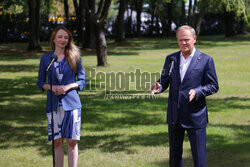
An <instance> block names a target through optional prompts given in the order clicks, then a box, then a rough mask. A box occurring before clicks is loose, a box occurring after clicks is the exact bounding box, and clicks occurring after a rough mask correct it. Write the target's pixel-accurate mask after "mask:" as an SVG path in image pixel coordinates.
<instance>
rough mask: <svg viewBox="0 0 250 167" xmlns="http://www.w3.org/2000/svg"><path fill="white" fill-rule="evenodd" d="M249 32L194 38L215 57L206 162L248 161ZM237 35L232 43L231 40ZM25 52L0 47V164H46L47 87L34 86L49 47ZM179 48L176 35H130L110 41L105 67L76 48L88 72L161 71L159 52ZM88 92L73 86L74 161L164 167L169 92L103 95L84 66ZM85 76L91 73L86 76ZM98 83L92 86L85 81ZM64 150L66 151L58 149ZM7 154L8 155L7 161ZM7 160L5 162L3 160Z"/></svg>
mask: <svg viewBox="0 0 250 167" xmlns="http://www.w3.org/2000/svg"><path fill="white" fill-rule="evenodd" d="M249 38H250V35H247V36H239V37H236V38H233V39H227V38H224V37H222V36H212V37H207V36H205V37H199V38H198V39H199V41H198V44H197V45H196V47H197V48H198V49H200V50H201V51H204V52H206V53H207V54H208V55H211V56H212V57H213V58H214V60H215V65H216V69H217V75H218V79H219V84H220V90H219V92H218V93H217V94H216V95H213V96H210V97H208V98H207V106H208V114H209V125H208V128H207V150H208V152H207V158H208V166H212V167H235V166H241V167H244V166H249V165H250V162H249V159H250V151H249V150H250V117H249V114H250V96H249V95H250V85H249V84H250V80H249V79H250V78H249V73H250V69H249V65H248V64H249V63H250V62H249V61H250V59H249ZM235 41H236V42H235ZM42 45H43V47H44V50H43V51H42V52H27V51H26V49H27V48H26V47H27V46H26V44H22V43H18V44H1V46H0V85H1V87H0V127H1V128H0V155H1V156H0V166H11V162H15V164H14V166H26V165H27V164H28V166H29V165H31V164H34V165H35V166H50V165H51V162H52V158H51V157H52V151H51V143H50V142H48V140H47V122H46V112H45V104H46V92H44V93H42V92H41V91H40V90H39V89H38V87H37V86H36V80H37V72H38V65H39V59H40V57H41V56H42V55H43V54H44V53H46V52H47V51H49V44H48V43H42ZM177 50H178V45H177V44H176V39H175V38H174V37H171V38H169V39H166V38H149V39H145V38H133V39H128V40H127V41H126V42H124V43H114V41H113V40H109V41H108V54H109V55H108V61H109V62H110V65H109V66H107V67H96V55H95V52H94V51H88V50H85V51H82V58H83V62H84V63H83V64H84V66H85V69H86V71H88V70H89V71H90V70H92V69H95V70H96V72H103V73H108V72H135V70H136V69H140V70H141V72H149V73H155V72H160V70H161V69H162V67H163V64H164V61H165V56H166V55H167V54H169V53H172V52H174V51H177ZM86 75H87V79H88V85H87V87H86V91H82V92H79V94H80V98H81V102H82V105H83V108H82V126H81V140H80V141H79V166H102V167H106V166H107V167H110V166H111V167H112V166H115V167H124V166H130V167H138V166H147V167H163V166H168V163H169V161H168V156H169V154H168V153H169V143H168V127H167V125H166V109H167V101H168V93H167V92H165V93H163V94H159V95H156V96H155V97H154V98H153V97H152V98H145V97H144V98H142V97H143V96H145V95H149V92H148V91H147V90H144V91H137V90H136V85H132V84H131V87H130V90H126V91H113V90H107V91H111V93H112V94H122V95H141V96H142V97H141V98H133V99H126V98H117V99H115V98H113V99H105V95H106V93H107V92H105V91H100V90H98V89H101V88H102V87H101V81H102V79H99V80H97V81H95V80H94V79H93V78H91V76H90V73H86ZM90 78H91V80H90ZM91 87H92V88H93V87H94V88H98V89H96V90H90V88H91ZM64 151H65V153H66V152H67V150H64ZM65 158H66V157H65ZM6 159H7V160H8V161H6ZM183 159H184V166H187V167H189V166H193V162H192V155H191V151H190V145H189V142H188V138H187V136H185V138H184V153H183ZM9 161H10V162H9Z"/></svg>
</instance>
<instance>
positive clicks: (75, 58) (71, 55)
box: [50, 26, 80, 73]
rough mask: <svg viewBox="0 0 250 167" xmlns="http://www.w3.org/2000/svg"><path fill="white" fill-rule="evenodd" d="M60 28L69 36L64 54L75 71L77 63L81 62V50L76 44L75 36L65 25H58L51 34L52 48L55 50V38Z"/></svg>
mask: <svg viewBox="0 0 250 167" xmlns="http://www.w3.org/2000/svg"><path fill="white" fill-rule="evenodd" d="M59 30H64V31H66V32H67V34H68V36H69V41H68V44H67V45H66V46H65V50H64V55H65V59H66V61H67V63H69V65H70V67H71V69H72V70H73V72H74V73H76V72H77V64H78V63H79V62H80V50H79V48H78V47H77V46H76V45H75V44H74V42H73V37H72V34H71V32H70V31H69V30H68V29H67V28H66V27H64V26H57V27H56V28H55V29H54V31H53V32H52V34H51V37H50V47H51V49H52V50H55V44H54V39H55V37H56V34H57V32H58V31H59Z"/></svg>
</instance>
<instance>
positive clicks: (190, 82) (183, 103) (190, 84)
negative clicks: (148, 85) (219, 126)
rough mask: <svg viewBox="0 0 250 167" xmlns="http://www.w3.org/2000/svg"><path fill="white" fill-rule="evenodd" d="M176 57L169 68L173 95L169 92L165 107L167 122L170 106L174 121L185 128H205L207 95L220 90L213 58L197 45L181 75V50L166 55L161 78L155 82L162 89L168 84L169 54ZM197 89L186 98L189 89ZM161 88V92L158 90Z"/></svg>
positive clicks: (169, 119)
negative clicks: (201, 50)
mask: <svg viewBox="0 0 250 167" xmlns="http://www.w3.org/2000/svg"><path fill="white" fill-rule="evenodd" d="M172 56H173V57H175V58H176V62H175V64H174V68H173V71H172V98H171V96H169V99H168V109H167V123H168V124H170V123H171V112H170V111H171V109H172V111H173V122H172V123H174V124H176V123H180V124H181V126H182V127H184V128H204V127H206V125H207V123H208V114H207V106H206V96H208V95H211V94H214V93H216V92H217V91H218V90H219V85H218V81H217V76H216V71H215V67H214V62H213V59H212V58H211V57H210V56H208V55H206V54H204V53H202V52H200V51H199V50H198V49H196V52H195V54H194V56H193V58H192V60H191V62H190V65H189V67H188V69H187V71H186V74H185V76H184V78H183V81H182V82H181V79H180V70H179V66H180V51H179V52H176V53H173V54H171V55H168V56H167V57H166V60H165V64H164V67H163V71H162V74H161V78H160V79H159V80H158V82H159V83H160V84H161V85H162V90H161V92H163V91H164V90H166V89H167V88H168V86H169V82H170V77H169V75H168V71H169V67H170V63H171V62H170V57H172ZM190 89H194V90H195V91H196V96H195V98H194V99H193V100H192V101H191V102H189V90H190ZM161 92H160V93H161Z"/></svg>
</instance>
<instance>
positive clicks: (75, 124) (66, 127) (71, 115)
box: [47, 59, 81, 141]
mask: <svg viewBox="0 0 250 167" xmlns="http://www.w3.org/2000/svg"><path fill="white" fill-rule="evenodd" d="M66 63H67V62H66V60H65V59H63V60H62V61H60V62H55V63H54V67H55V69H56V74H57V78H58V80H59V82H60V83H61V81H62V78H63V70H64V66H65V64H66ZM53 118H54V139H59V138H67V139H72V140H80V130H81V108H77V109H74V110H70V111H64V109H63V106H62V103H61V98H60V96H59V103H58V108H57V111H53ZM47 123H48V135H49V136H48V137H49V141H51V140H52V129H51V113H50V112H49V113H47Z"/></svg>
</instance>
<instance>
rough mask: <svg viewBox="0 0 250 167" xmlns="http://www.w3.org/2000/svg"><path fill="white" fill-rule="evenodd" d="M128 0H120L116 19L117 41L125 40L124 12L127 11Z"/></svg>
mask: <svg viewBox="0 0 250 167" xmlns="http://www.w3.org/2000/svg"><path fill="white" fill-rule="evenodd" d="M125 6H126V0H120V5H119V13H118V16H117V19H116V30H117V31H116V39H115V40H116V42H121V41H124V40H125V32H124V13H125Z"/></svg>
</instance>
